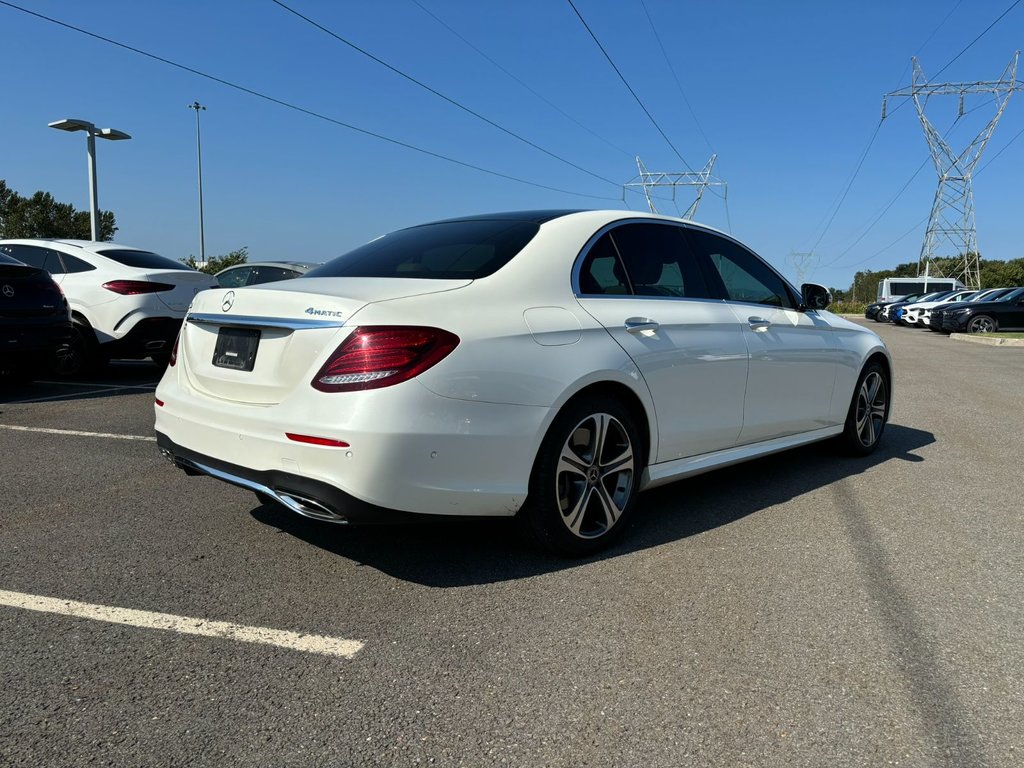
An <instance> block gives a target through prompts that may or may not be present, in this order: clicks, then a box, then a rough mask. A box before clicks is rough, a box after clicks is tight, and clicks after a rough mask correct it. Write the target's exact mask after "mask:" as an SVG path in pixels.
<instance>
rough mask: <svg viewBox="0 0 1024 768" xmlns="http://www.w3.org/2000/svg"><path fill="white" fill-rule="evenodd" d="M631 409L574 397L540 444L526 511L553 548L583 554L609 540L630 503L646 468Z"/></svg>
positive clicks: (619, 530)
mask: <svg viewBox="0 0 1024 768" xmlns="http://www.w3.org/2000/svg"><path fill="white" fill-rule="evenodd" d="M641 450H642V449H641V442H640V437H639V433H638V431H637V428H636V425H635V424H634V421H633V416H632V414H631V413H630V412H629V411H628V410H627V409H626V408H624V407H623V406H622V405H621V404H620V403H618V402H617V401H615V400H613V399H611V398H607V397H593V398H588V399H586V400H581V401H578V402H576V403H571V404H570V405H569V406H568V407H567V408H565V409H564V410H563V411H562V412H561V413H559V414H558V417H557V418H556V419H555V421H554V423H553V424H552V425H551V428H550V429H549V430H548V433H547V435H546V436H545V438H544V442H543V443H542V444H541V448H540V451H539V453H538V455H537V460H536V462H535V463H534V468H533V474H532V475H531V478H530V496H529V500H528V501H527V505H526V508H525V509H524V517H525V521H526V522H527V523H528V525H529V528H530V529H531V531H532V532H533V534H534V535H535V536H536V538H537V539H538V540H539V541H540V543H541V544H543V545H544V546H545V547H547V548H548V549H550V550H552V551H553V552H556V553H558V554H561V555H568V556H575V557H580V556H583V555H588V554H591V553H593V552H597V551H598V550H600V549H602V548H604V547H606V546H608V545H609V544H610V543H611V542H612V541H614V540H615V539H616V538H617V537H618V536H619V535H620V534H621V533H622V530H623V528H624V526H625V522H626V520H627V518H628V517H629V514H630V512H631V511H632V509H633V505H634V501H635V499H636V490H637V486H638V484H639V480H640V472H641V470H642V469H643V457H642V455H641Z"/></svg>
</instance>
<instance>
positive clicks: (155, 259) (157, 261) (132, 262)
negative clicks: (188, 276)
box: [97, 248, 192, 272]
mask: <svg viewBox="0 0 1024 768" xmlns="http://www.w3.org/2000/svg"><path fill="white" fill-rule="evenodd" d="M97 253H98V254H99V255H100V256H106V257H107V258H108V259H113V260H114V261H116V262H117V263H118V264H123V265H124V266H126V267H135V268H136V269H184V270H186V271H189V272H191V271H192V270H191V269H190V268H189V267H186V266H185V265H184V264H182V263H181V262H180V261H174V259H168V258H167V257H166V256H159V255H157V254H155V253H150V252H149V251H133V250H128V249H127V248H114V249H112V250H109V251H97Z"/></svg>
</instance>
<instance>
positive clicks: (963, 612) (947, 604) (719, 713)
mask: <svg viewBox="0 0 1024 768" xmlns="http://www.w3.org/2000/svg"><path fill="white" fill-rule="evenodd" d="M871 327H873V328H876V329H877V330H879V331H880V332H881V333H882V334H883V336H884V337H885V338H886V340H887V342H888V343H889V344H890V347H891V349H892V352H893V355H894V357H895V360H896V364H897V380H896V409H895V413H894V416H893V419H892V422H891V423H890V425H889V426H888V428H887V432H886V435H885V438H884V441H883V444H882V446H881V447H880V449H879V450H878V451H877V452H876V453H875V454H874V455H873V456H871V457H868V458H866V459H848V458H842V457H837V456H835V455H834V454H832V453H831V452H830V451H829V450H828V449H827V448H825V447H823V446H820V445H819V446H811V447H808V448H805V449H801V450H797V451H794V452H790V453H787V454H782V455H778V456H774V457H770V458H767V459H763V460H760V461H757V462H754V463H751V464H747V465H743V466H738V467H733V468H729V469H726V470H721V471H717V472H714V473H711V474H708V475H704V476H702V477H699V478H695V479H691V480H688V481H683V482H681V483H677V484H675V485H671V486H668V487H665V488H661V489H658V490H656V491H652V492H650V493H648V494H645V495H643V496H641V497H640V504H639V510H638V511H639V514H638V515H637V517H636V519H635V521H634V524H633V527H632V529H631V530H630V531H629V532H628V533H627V536H626V537H625V539H624V540H623V541H622V542H621V543H620V544H619V545H618V546H617V547H615V548H614V549H612V550H611V551H609V552H606V553H604V554H603V555H602V556H600V557H598V558H594V559H591V560H585V561H566V560H558V559H553V558H550V557H548V556H546V555H543V554H541V553H539V552H537V551H536V550H534V549H533V548H532V545H531V544H530V543H529V542H528V541H526V540H525V539H524V538H522V537H521V536H520V534H519V532H518V530H517V528H516V527H515V526H514V525H513V524H511V523H509V522H505V521H496V522H470V523H466V522H462V523H449V524H436V525H416V526H402V527H389V528H359V529H355V528H353V529H346V528H339V527H335V526H331V525H329V524H325V523H317V522H315V521H311V520H306V519H303V518H299V517H296V516H293V515H291V514H290V513H287V512H286V511H284V510H279V509H277V508H273V507H268V506H263V505H261V504H260V503H259V502H258V501H257V500H256V499H255V497H254V496H253V495H252V494H251V493H249V492H246V491H243V490H240V489H236V488H232V487H230V486H226V485H223V484H221V483H218V482H216V481H214V480H211V479H209V478H191V477H186V476H185V475H184V474H183V473H181V472H180V471H178V470H175V469H174V468H173V467H172V466H171V465H170V464H169V463H168V462H167V461H165V460H164V459H162V458H161V457H160V455H159V453H158V451H157V449H156V445H155V443H154V442H153V441H152V440H151V439H149V438H151V437H152V424H153V416H152V401H153V389H154V387H155V384H156V377H157V369H156V368H155V367H154V366H151V365H149V364H146V363H135V364H120V365H114V366H112V367H111V368H110V370H109V371H108V372H107V374H106V375H105V377H104V378H102V379H95V380H90V381H84V382H75V383H72V384H67V383H38V384H35V385H33V386H32V387H30V388H17V389H15V388H8V389H6V390H0V457H2V458H0V460H2V470H0V472H2V474H0V477H2V501H0V669H2V670H3V675H2V680H3V685H2V686H0V765H3V766H42V765H45V766H65V765H66V766H80V765H86V764H98V765H105V764H110V765H184V764H197V765H218V766H220V765H268V766H283V765H296V766H309V765H330V766H348V765H353V766H355V765H359V766H370V765H387V766H391V765H427V764H433V765H466V766H489V765H510V766H633V765H636V766H639V765H644V766H666V767H671V768H678V767H679V766H704V765H707V766H748V765H749V766H814V767H815V768H819V767H820V766H826V765H827V766H883V765H905V766H948V767H949V768H954V767H956V768H973V767H975V766H978V767H981V766H1019V765H1021V764H1024V696H1022V694H1021V691H1022V690H1024V643H1022V642H1021V638H1022V637H1024V597H1022V595H1024V524H1022V520H1021V509H1022V504H1021V492H1022V489H1024V482H1022V480H1021V456H1022V453H1021V445H1022V444H1024V443H1022V437H1021V435H1022V433H1024V408H1022V404H1024V348H1019V347H1018V348H1003V347H989V346H984V345H975V344H956V343H954V342H950V341H949V340H948V339H946V338H944V337H940V336H938V335H937V334H931V333H926V332H922V331H915V330H910V329H903V328H894V327H892V326H876V325H874V324H871ZM69 601H74V602H73V603H72V602H69ZM104 611H106V612H104ZM132 612H134V613H132ZM253 628H259V629H253ZM266 630H277V631H278V633H277V634H274V633H268V632H267V631H266ZM246 633H249V634H246ZM278 639H280V642H278ZM253 640H256V642H253ZM303 643H305V645H304V644H303Z"/></svg>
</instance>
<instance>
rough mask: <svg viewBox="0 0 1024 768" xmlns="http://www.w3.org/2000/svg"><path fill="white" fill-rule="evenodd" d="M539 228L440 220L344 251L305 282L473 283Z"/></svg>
mask: <svg viewBox="0 0 1024 768" xmlns="http://www.w3.org/2000/svg"><path fill="white" fill-rule="evenodd" d="M538 229H540V226H539V225H538V224H536V223H534V222H527V221H497V220H490V219H484V220H473V221H446V222H440V223H437V224H425V225H423V226H421V227H412V228H410V229H401V230H399V231H397V232H392V233H391V234H388V235H384V236H383V237H379V238H377V239H376V240H373V241H371V242H369V243H367V244H366V245H363V246H360V247H359V248H356V249H355V250H354V251H349V252H348V253H346V254H345V255H343V256H339V257H338V258H336V259H333V260H332V261H328V262H327V263H326V264H324V265H323V266H320V267H317V268H316V269H314V270H313V271H312V272H307V273H306V275H305V277H418V278H428V279H432V280H457V279H467V280H475V279H478V278H481V277H487V276H488V275H491V274H493V273H494V272H496V271H497V270H499V269H501V267H503V266H505V264H507V263H508V262H509V261H511V260H512V258H513V257H514V256H515V255H516V254H517V253H519V251H521V250H522V249H523V247H524V246H525V245H526V244H527V243H528V242H530V240H532V239H533V236H534V235H536V234H537V230H538Z"/></svg>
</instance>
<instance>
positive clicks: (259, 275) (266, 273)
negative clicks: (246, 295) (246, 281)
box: [250, 267, 300, 285]
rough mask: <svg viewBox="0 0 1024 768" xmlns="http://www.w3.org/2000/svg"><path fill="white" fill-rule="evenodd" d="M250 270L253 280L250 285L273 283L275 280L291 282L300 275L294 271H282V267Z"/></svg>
mask: <svg viewBox="0 0 1024 768" xmlns="http://www.w3.org/2000/svg"><path fill="white" fill-rule="evenodd" d="M252 269H253V279H252V282H251V283H250V285H259V284H260V283H273V282H275V281H276V280H291V279H292V278H293V277H298V276H299V274H300V273H299V272H296V271H295V270H294V269H283V268H282V267H253V268H252Z"/></svg>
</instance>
